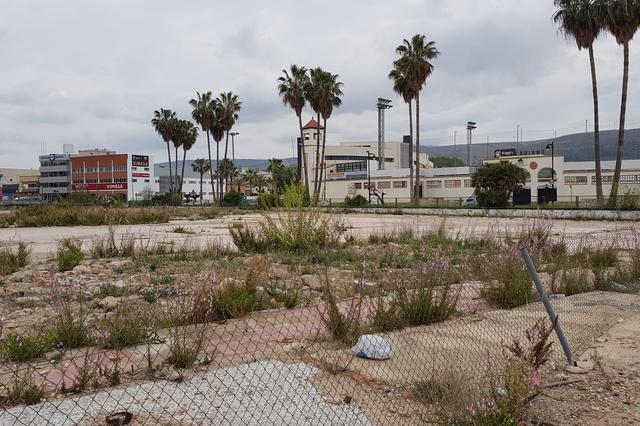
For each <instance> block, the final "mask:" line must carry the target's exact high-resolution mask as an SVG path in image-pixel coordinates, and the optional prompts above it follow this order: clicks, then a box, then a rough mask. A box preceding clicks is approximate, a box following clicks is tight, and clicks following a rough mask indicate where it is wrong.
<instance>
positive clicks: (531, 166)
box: [529, 161, 538, 170]
mask: <svg viewBox="0 0 640 426" xmlns="http://www.w3.org/2000/svg"><path fill="white" fill-rule="evenodd" d="M529 168H530V169H531V170H535V169H537V168H538V163H536V162H535V161H532V162H531V164H529Z"/></svg>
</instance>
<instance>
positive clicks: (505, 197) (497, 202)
mask: <svg viewBox="0 0 640 426" xmlns="http://www.w3.org/2000/svg"><path fill="white" fill-rule="evenodd" d="M509 195H510V194H509V193H508V192H506V191H493V190H487V191H482V192H479V193H478V205H479V206H480V207H487V208H503V207H508V206H509Z"/></svg>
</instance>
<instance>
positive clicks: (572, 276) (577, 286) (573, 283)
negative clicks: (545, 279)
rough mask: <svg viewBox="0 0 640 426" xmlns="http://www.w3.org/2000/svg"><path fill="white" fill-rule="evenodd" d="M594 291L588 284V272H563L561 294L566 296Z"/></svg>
mask: <svg viewBox="0 0 640 426" xmlns="http://www.w3.org/2000/svg"><path fill="white" fill-rule="evenodd" d="M592 290H593V289H592V288H591V287H590V286H589V283H588V282H587V271H585V270H582V271H579V272H578V271H563V272H562V281H561V285H560V293H563V294H565V295H566V296H571V295H574V294H580V293H587V292H589V291H592Z"/></svg>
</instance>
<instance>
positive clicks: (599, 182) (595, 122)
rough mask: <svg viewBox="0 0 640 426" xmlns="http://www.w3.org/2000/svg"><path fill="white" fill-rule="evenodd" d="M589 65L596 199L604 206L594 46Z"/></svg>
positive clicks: (590, 51)
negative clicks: (591, 91) (591, 92)
mask: <svg viewBox="0 0 640 426" xmlns="http://www.w3.org/2000/svg"><path fill="white" fill-rule="evenodd" d="M589 63H590V64H591V88H592V90H593V145H594V149H595V161H596V199H597V200H598V205H602V168H601V166H600V117H599V111H598V81H597V79H596V60H595V58H594V55H593V44H592V45H591V46H589Z"/></svg>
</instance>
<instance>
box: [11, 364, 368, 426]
mask: <svg viewBox="0 0 640 426" xmlns="http://www.w3.org/2000/svg"><path fill="white" fill-rule="evenodd" d="M317 371H318V370H317V369H316V368H314V367H310V366H308V365H306V364H302V363H299V364H284V363H281V362H278V361H260V362H255V363H251V364H243V365H241V366H238V367H233V368H225V369H219V370H216V371H213V372H210V373H208V374H206V375H204V376H198V377H193V378H191V379H189V380H185V381H184V382H182V383H175V382H167V381H156V382H149V383H144V384H142V385H136V386H130V387H127V388H119V389H111V390H109V391H104V392H99V393H96V394H92V395H86V396H81V397H77V398H68V399H63V400H55V401H46V402H42V403H39V404H36V405H31V406H28V407H13V408H10V409H8V410H6V411H0V424H1V425H19V424H25V425H27V424H28V425H73V424H78V423H81V422H86V421H87V420H89V419H96V420H98V421H101V422H104V418H105V416H106V415H108V414H110V413H113V412H117V411H125V410H126V411H129V412H131V413H133V414H134V419H135V418H136V417H139V418H141V419H142V418H154V419H162V420H168V421H171V423H173V424H175V423H186V424H193V423H196V424H216V425H221V424H222V425H276V424H277V425H293V424H295V425H306V424H309V425H322V424H327V425H329V424H331V425H335V424H349V425H369V424H371V422H370V421H369V420H368V419H367V418H366V416H365V415H364V414H363V413H362V412H361V411H360V409H359V408H358V407H357V406H355V405H354V404H339V405H338V404H330V403H328V402H327V401H326V400H325V399H324V397H323V396H322V395H321V394H320V393H319V392H318V391H317V390H316V389H315V388H314V387H313V385H312V384H311V382H310V381H309V380H308V379H309V378H310V377H311V376H312V375H313V374H315V373H316V372H317ZM154 423H155V422H154Z"/></svg>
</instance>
